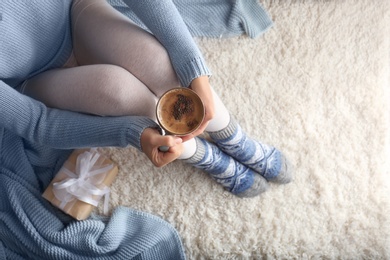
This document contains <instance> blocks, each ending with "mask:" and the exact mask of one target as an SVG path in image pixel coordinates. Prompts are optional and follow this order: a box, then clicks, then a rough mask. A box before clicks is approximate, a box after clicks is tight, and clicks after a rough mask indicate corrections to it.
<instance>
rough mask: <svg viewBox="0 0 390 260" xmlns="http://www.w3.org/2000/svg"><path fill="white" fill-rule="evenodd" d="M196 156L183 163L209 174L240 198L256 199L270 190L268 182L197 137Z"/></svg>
mask: <svg viewBox="0 0 390 260" xmlns="http://www.w3.org/2000/svg"><path fill="white" fill-rule="evenodd" d="M195 140H196V146H197V149H196V152H195V154H194V155H193V156H192V157H190V158H188V159H184V160H183V161H184V162H186V163H188V164H190V165H192V166H194V167H196V168H199V169H202V170H204V171H205V172H207V173H208V174H209V175H210V176H211V177H212V178H213V179H214V180H215V181H216V182H218V183H220V184H221V185H222V186H223V187H224V188H225V189H226V190H228V191H230V192H231V193H233V194H235V195H237V196H239V197H254V196H256V195H259V194H260V193H262V192H264V191H266V190H267V188H268V184H267V181H266V180H265V179H264V178H263V177H261V176H260V175H258V174H255V173H254V172H253V171H252V170H251V169H249V168H248V167H246V166H245V165H242V164H240V163H239V162H237V161H236V160H234V159H233V158H232V157H230V156H228V155H227V154H225V153H224V152H222V151H221V150H220V149H219V148H218V147H217V146H215V145H214V144H212V143H209V142H207V141H206V140H204V139H201V138H199V137H195Z"/></svg>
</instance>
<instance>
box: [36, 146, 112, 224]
mask: <svg viewBox="0 0 390 260" xmlns="http://www.w3.org/2000/svg"><path fill="white" fill-rule="evenodd" d="M117 174H118V167H117V166H116V165H114V163H113V162H112V161H111V160H110V159H108V158H107V157H105V156H103V155H102V154H100V153H99V152H98V151H97V150H96V149H95V148H92V149H82V150H75V151H74V152H73V153H72V154H71V155H70V157H69V159H68V160H67V161H66V162H65V163H64V165H63V166H62V168H61V169H60V171H59V172H58V173H57V175H56V176H55V177H54V179H53V180H52V182H51V183H50V185H49V187H47V189H46V190H45V192H44V193H43V195H42V196H43V197H44V198H45V199H47V200H48V201H50V202H51V203H52V204H53V205H54V206H56V207H58V208H60V209H61V210H62V211H64V212H65V213H67V214H69V215H71V216H72V217H74V218H75V219H77V220H83V219H86V218H87V217H88V216H89V215H90V214H91V212H92V210H93V209H94V208H95V207H97V206H98V204H99V201H100V200H101V198H102V197H104V206H103V210H104V213H105V214H106V213H107V212H108V205H109V194H110V188H109V186H110V185H111V184H112V182H113V181H114V179H115V177H116V175H117Z"/></svg>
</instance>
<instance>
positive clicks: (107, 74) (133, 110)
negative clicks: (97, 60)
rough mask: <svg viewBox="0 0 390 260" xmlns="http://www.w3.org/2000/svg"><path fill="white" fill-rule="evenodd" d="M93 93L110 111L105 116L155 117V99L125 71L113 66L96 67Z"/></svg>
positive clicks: (140, 83)
mask: <svg viewBox="0 0 390 260" xmlns="http://www.w3.org/2000/svg"><path fill="white" fill-rule="evenodd" d="M96 67H97V68H98V69H97V71H96V73H94V75H95V79H94V81H95V82H96V85H95V87H94V91H96V92H97V93H98V94H97V95H98V99H99V100H100V102H101V103H104V104H106V106H107V107H109V108H110V109H107V110H109V111H111V112H110V113H108V114H106V115H140V116H148V117H152V118H154V117H155V115H154V114H155V112H154V111H155V106H156V103H157V97H156V96H155V95H154V94H153V93H152V92H150V91H149V89H148V88H147V87H146V86H145V85H144V84H143V83H142V82H140V81H139V80H138V79H137V78H136V77H134V76H133V75H132V74H131V73H129V72H128V71H127V70H125V69H123V68H121V67H119V66H115V65H97V66H96Z"/></svg>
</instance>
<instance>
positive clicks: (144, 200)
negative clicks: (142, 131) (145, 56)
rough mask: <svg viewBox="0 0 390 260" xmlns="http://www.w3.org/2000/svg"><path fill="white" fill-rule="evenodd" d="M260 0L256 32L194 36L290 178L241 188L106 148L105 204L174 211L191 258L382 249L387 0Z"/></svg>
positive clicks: (222, 86)
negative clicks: (263, 26)
mask: <svg viewBox="0 0 390 260" xmlns="http://www.w3.org/2000/svg"><path fill="white" fill-rule="evenodd" d="M262 3H263V4H264V6H265V7H266V9H267V10H268V11H269V13H270V14H271V15H272V18H273V20H274V22H275V25H274V27H273V28H272V29H271V30H270V31H268V32H267V33H266V34H265V35H263V36H262V37H260V38H258V39H255V40H253V39H248V38H247V37H244V36H242V37H239V38H234V39H227V40H226V39H197V41H198V42H199V44H200V47H201V49H202V50H203V51H204V53H205V57H206V59H207V60H208V63H209V66H210V67H211V69H212V71H213V74H214V76H213V77H212V79H211V82H212V85H213V86H214V87H215V89H216V90H217V92H219V93H220V95H221V97H222V99H223V100H224V101H225V102H226V106H227V107H228V108H229V109H230V110H231V111H232V113H233V114H234V115H235V116H236V118H237V119H238V121H239V122H241V124H242V126H243V128H244V129H246V130H247V132H248V133H249V134H250V135H251V136H252V137H255V138H257V139H259V140H262V141H264V142H266V143H269V144H272V145H274V146H277V147H279V148H280V149H281V150H282V151H284V152H285V153H286V155H287V156H288V157H289V158H290V160H291V162H292V163H293V165H294V166H295V171H294V172H295V179H294V182H292V183H290V184H288V185H286V186H279V185H274V184H271V188H270V190H269V191H268V192H266V193H265V194H264V195H262V196H260V197H258V198H252V199H239V198H236V197H234V196H232V195H230V194H229V193H227V192H225V191H223V189H222V188H221V187H220V186H219V185H218V184H216V183H214V182H213V181H212V180H211V179H210V178H209V177H208V176H207V175H206V174H204V173H203V172H201V171H199V170H196V169H194V168H191V167H189V166H187V165H185V164H183V163H181V162H174V163H172V164H170V165H168V166H166V167H164V168H161V169H156V168H154V167H153V166H152V164H151V163H150V162H149V161H148V159H147V158H146V156H144V155H143V154H141V153H139V152H138V151H136V150H135V149H133V148H126V149H117V148H106V149H104V150H103V151H104V152H105V153H107V154H108V155H109V156H110V157H111V158H112V160H114V161H115V162H117V163H118V164H119V167H120V172H119V176H118V178H117V179H116V181H115V182H114V184H113V187H112V193H113V194H112V201H111V204H112V206H114V207H115V206H117V205H124V206H128V207H132V208H135V209H139V210H142V211H146V212H150V213H152V214H155V215H158V216H160V217H162V218H163V219H165V220H167V221H168V222H170V223H171V224H172V225H173V226H174V227H176V229H177V230H178V232H179V233H180V235H181V237H182V240H183V243H184V246H185V248H186V254H187V256H188V258H189V259H336V258H337V259H389V258H390V199H389V197H390V193H389V192H390V188H389V187H390V185H389V183H390V180H389V179H390V175H389V174H390V173H389V167H390V163H389V161H390V149H389V148H390V143H389V134H390V128H389V124H390V118H389V117H390V108H389V104H390V98H389V97H390V85H389V83H390V27H389V26H390V16H389V12H390V9H389V8H390V1H388V0H359V1H357V0H344V1H338V0H322V1H315V0H310V1H309V0H291V1H289V0H267V1H262ZM98 210H99V211H101V209H100V208H99V209H98Z"/></svg>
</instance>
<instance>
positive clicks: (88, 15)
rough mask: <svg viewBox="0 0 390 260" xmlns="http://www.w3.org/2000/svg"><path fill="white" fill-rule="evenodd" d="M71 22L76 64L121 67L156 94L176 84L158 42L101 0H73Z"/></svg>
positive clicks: (168, 61) (170, 66) (166, 57)
mask: <svg viewBox="0 0 390 260" xmlns="http://www.w3.org/2000/svg"><path fill="white" fill-rule="evenodd" d="M72 26H73V27H72V28H73V29H72V30H73V45H74V53H75V57H76V59H77V61H78V63H79V64H80V65H90V64H113V65H117V66H119V67H122V68H124V69H126V70H127V71H129V72H130V73H131V74H132V75H134V76H135V77H136V78H137V79H138V80H140V81H141V82H142V83H144V85H145V86H147V87H148V88H149V89H150V90H151V92H153V93H154V94H155V95H156V96H158V97H159V96H161V95H162V94H163V93H164V92H165V91H167V90H169V89H171V88H173V87H179V85H180V83H179V80H178V78H177V76H176V73H175V71H174V70H173V68H172V65H171V62H170V59H169V56H168V53H167V51H166V50H165V48H164V47H163V46H162V45H161V44H160V42H159V41H158V40H157V39H156V38H155V37H154V36H153V35H151V34H150V33H148V32H146V31H145V30H143V29H141V28H140V27H138V26H137V25H135V24H134V23H133V22H131V21H130V20H129V19H128V18H127V17H125V16H124V15H122V14H121V13H119V12H118V11H117V10H115V9H114V8H113V7H111V6H110V5H109V4H108V3H107V2H106V1H105V0H75V3H74V4H73V7H72Z"/></svg>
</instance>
